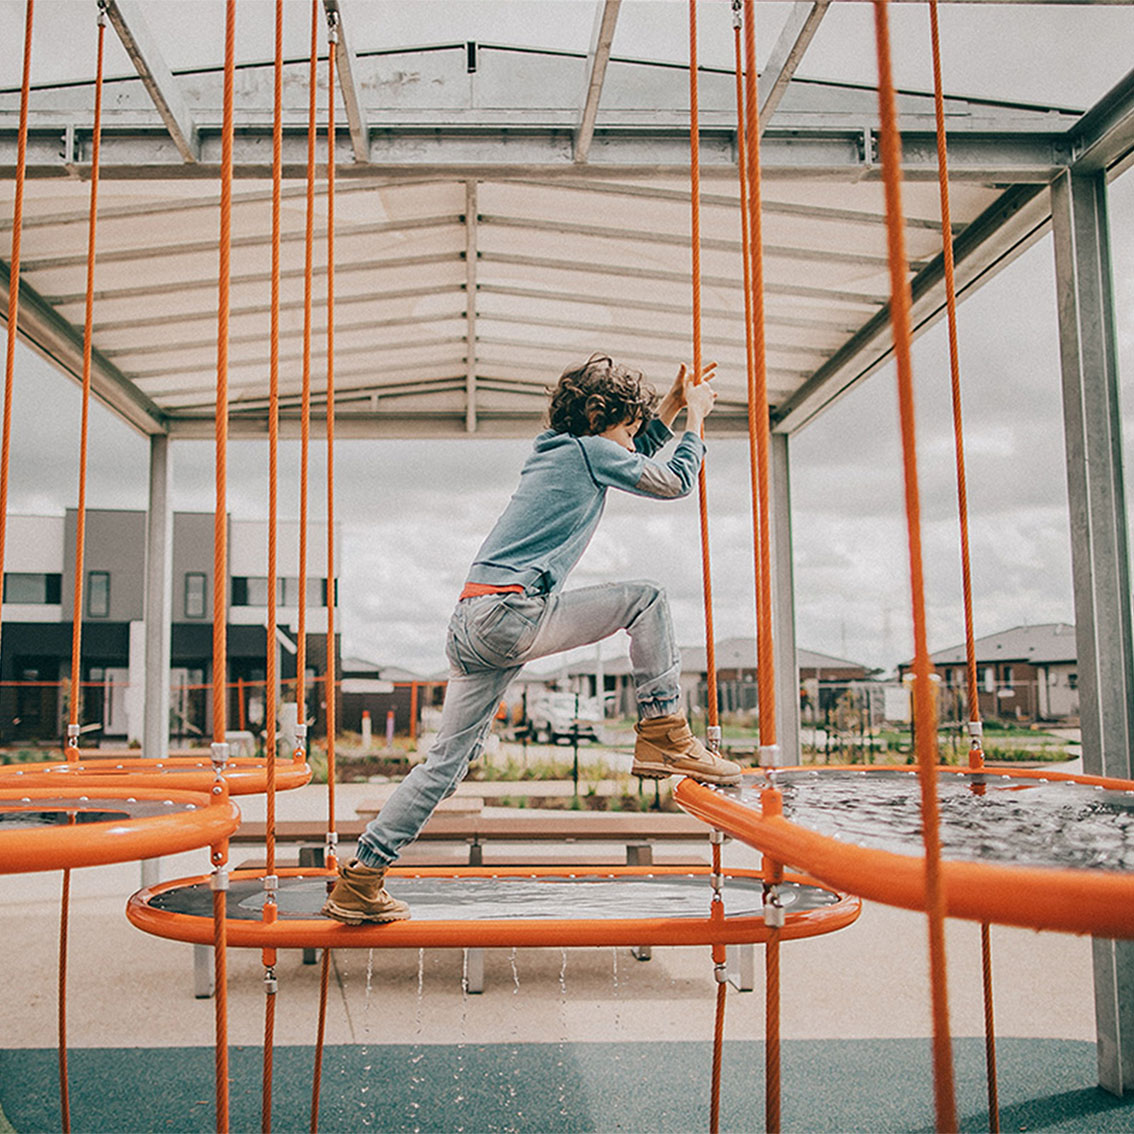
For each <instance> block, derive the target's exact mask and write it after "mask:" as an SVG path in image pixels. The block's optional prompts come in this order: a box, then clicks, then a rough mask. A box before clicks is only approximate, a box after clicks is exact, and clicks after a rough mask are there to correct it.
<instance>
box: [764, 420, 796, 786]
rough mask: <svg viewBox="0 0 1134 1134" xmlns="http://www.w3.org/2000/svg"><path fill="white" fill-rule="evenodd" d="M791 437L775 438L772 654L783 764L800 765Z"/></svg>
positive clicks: (785, 435) (772, 527)
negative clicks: (789, 453) (792, 539)
mask: <svg viewBox="0 0 1134 1134" xmlns="http://www.w3.org/2000/svg"><path fill="white" fill-rule="evenodd" d="M788 444H789V442H788V435H787V434H786V433H773V434H772V449H771V458H772V459H771V469H770V472H771V481H772V484H771V494H772V514H771V517H770V519H771V529H772V642H773V648H772V653H773V656H774V657H775V660H776V737H777V738H778V740H779V744H780V763H781V764H798V763H799V662H798V659H797V658H796V652H795V578H794V570H793V565H792V544H791V483H790V480H791V477H790V461H789V458H788Z"/></svg>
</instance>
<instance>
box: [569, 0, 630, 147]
mask: <svg viewBox="0 0 1134 1134" xmlns="http://www.w3.org/2000/svg"><path fill="white" fill-rule="evenodd" d="M621 6H622V0H601V4H600V6H599V8H598V10H597V11H596V13H595V27H594V32H593V33H592V36H591V49H590V51H589V52H588V53H587V91H586V94H585V95H584V97H583V110H582V114H581V115H580V117H579V125H578V128H577V129H576V130H575V161H576V162H578V163H579V164H580V165H582V164H583V163H585V162H586V160H587V157H588V156H589V154H590V152H591V141H592V139H593V138H594V136H595V121H596V120H597V118H598V108H599V103H600V101H601V100H602V84H603V80H604V79H605V78H606V65H607V64H608V63H609V62H610V49H611V46H612V45H613V43H614V29H615V28H616V27H617V26H618V9H619V8H620V7H621Z"/></svg>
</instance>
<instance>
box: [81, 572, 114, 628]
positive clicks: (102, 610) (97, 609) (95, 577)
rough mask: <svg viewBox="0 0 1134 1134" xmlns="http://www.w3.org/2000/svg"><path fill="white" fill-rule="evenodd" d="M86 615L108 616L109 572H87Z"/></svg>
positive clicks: (95, 616)
mask: <svg viewBox="0 0 1134 1134" xmlns="http://www.w3.org/2000/svg"><path fill="white" fill-rule="evenodd" d="M87 617H88V618H109V617H110V572H109V571H89V572H88V573H87Z"/></svg>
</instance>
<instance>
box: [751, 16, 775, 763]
mask: <svg viewBox="0 0 1134 1134" xmlns="http://www.w3.org/2000/svg"><path fill="white" fill-rule="evenodd" d="M744 56H745V130H746V132H747V145H746V147H745V156H746V158H747V164H748V177H747V182H748V184H747V188H748V194H747V201H748V232H749V237H748V239H749V241H750V257H751V289H752V301H751V312H752V314H751V319H750V323H751V327H752V339H753V361H754V363H755V369H754V372H753V380H752V382H751V383H750V387H749V391H750V396H749V405H750V416H749V427H750V429H752V428H754V429H755V435H756V436H755V441H756V444H755V448H756V467H755V470H754V472H753V476H754V480H755V489H756V493H757V496H758V498H759V502H758V504H757V503H756V502H754V503H753V513H754V517H755V518H757V522H758V524H759V534H758V536H757V537H756V558H757V560H758V562H759V566H758V568H757V571H756V585H757V587H758V588H759V596H760V597H759V599H758V601H757V604H756V612H757V622H756V677H757V682H758V696H759V704H760V746H761V747H762V748H768V747H772V746H774V745H775V743H776V672H775V658H774V656H773V653H772V564H771V548H772V536H771V488H770V485H769V470H768V463H769V451H770V449H771V432H770V427H769V420H770V419H769V415H768V360H767V343H766V341H765V335H764V237H763V215H762V211H761V207H760V200H761V199H760V114H759V110H758V107H757V99H756V94H757V88H756V14H755V5H754V4H753V0H744ZM750 447H751V446H750Z"/></svg>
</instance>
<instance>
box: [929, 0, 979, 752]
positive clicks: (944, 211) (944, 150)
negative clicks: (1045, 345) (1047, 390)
mask: <svg viewBox="0 0 1134 1134" xmlns="http://www.w3.org/2000/svg"><path fill="white" fill-rule="evenodd" d="M929 24H930V35H931V39H932V43H933V103H934V109H935V112H936V117H937V181H938V187H939V190H940V195H941V234H942V241H941V251H942V256H943V258H944V264H945V310H946V314H947V316H948V323H949V372H950V375H951V376H952V388H953V440H954V445H955V448H956V463H957V513H958V518H959V520H960V529H961V580H962V588H963V591H964V604H965V651H966V656H967V659H968V690H969V720H970V721H979V720H980V703H979V698H978V694H977V663H976V641H975V637H974V632H973V580H972V570H971V566H970V558H969V503H968V499H969V498H968V490H967V488H966V478H965V435H964V430H963V428H962V417H961V363H960V352H959V350H958V346H957V283H956V276H955V273H954V264H953V222H952V217H951V213H950V208H949V154H948V147H947V144H946V137H945V96H944V93H943V91H942V83H941V37H940V33H939V30H938V25H937V0H930V3H929ZM974 747H979V745H976V744H974Z"/></svg>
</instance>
